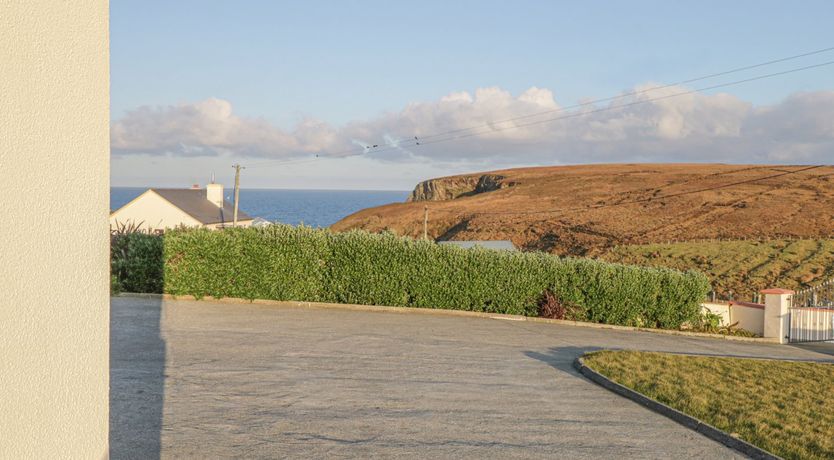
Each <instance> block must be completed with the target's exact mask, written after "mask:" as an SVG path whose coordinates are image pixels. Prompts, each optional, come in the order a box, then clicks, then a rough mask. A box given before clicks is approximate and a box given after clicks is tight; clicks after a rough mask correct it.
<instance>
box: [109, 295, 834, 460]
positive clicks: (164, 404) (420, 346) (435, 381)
mask: <svg viewBox="0 0 834 460" xmlns="http://www.w3.org/2000/svg"><path fill="white" fill-rule="evenodd" d="M111 304H112V323H111V324H112V334H111V337H112V338H111V342H112V343H111V409H110V417H111V419H110V420H111V435H110V445H111V449H112V457H113V458H148V457H157V456H160V455H161V456H162V457H165V458H197V457H200V458H218V457H247V458H250V457H256V458H276V457H308V458H310V457H312V458H323V457H328V458H332V457H337V458H340V457H341V458H343V457H422V458H438V457H441V458H452V457H454V458H458V457H468V458H482V457H493V458H496V457H497V458H537V457H538V458H611V457H617V458H699V459H700V458H711V459H712V458H733V457H739V455H738V454H737V453H736V452H735V451H732V450H729V449H726V448H725V447H723V446H721V445H719V444H717V443H715V442H713V441H711V440H709V439H707V438H705V437H703V436H701V435H699V434H697V433H694V432H692V431H690V430H688V429H686V428H684V427H682V426H680V425H678V424H676V423H674V422H672V421H670V420H668V419H666V418H664V417H662V416H660V415H657V414H655V413H653V412H651V411H648V410H646V409H644V408H643V407H641V406H639V405H637V404H635V403H633V402H631V401H629V400H626V399H624V398H621V397H619V396H617V395H615V394H613V393H610V392H608V391H607V390H604V389H602V388H601V387H599V386H597V385H595V384H593V383H591V382H590V381H587V380H585V379H584V378H583V377H582V376H580V375H579V374H577V373H576V372H575V371H574V370H573V368H572V367H571V363H572V362H573V360H574V358H576V357H577V356H578V355H579V354H581V353H582V352H584V351H588V350H594V349H598V348H630V349H641V350H657V351H675V352H689V353H704V354H716V355H725V354H726V355H738V356H759V357H768V356H769V357H781V358H785V357H790V358H809V359H826V358H829V359H830V358H831V356H828V355H823V354H819V353H815V352H813V351H810V350H804V349H800V348H795V347H791V346H779V345H767V344H750V343H742V342H731V341H724V340H717V339H701V338H692V337H683V336H672V335H662V334H653V333H643V332H627V331H615V330H604V329H591V328H581V327H571V326H559V325H551V324H537V323H528V322H518V321H506V320H495V319H485V318H461V317H445V316H434V315H408V314H395V313H370V312H355V311H343V310H323V309H295V308H280V307H272V306H258V305H252V304H222V303H211V302H189V301H160V300H149V299H140V298H114V299H113V300H112V302H111Z"/></svg>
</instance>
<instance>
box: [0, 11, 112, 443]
mask: <svg viewBox="0 0 834 460" xmlns="http://www.w3.org/2000/svg"><path fill="white" fill-rule="evenodd" d="M108 14H109V12H108V2H107V1H104V0H73V1H61V2H58V1H49V0H9V1H4V2H1V3H0V69H1V70H0V171H2V172H0V174H2V176H1V177H0V209H2V212H3V217H4V218H3V219H2V221H0V279H2V293H0V392H2V395H0V458H89V459H101V458H105V457H106V456H107V454H108V448H107V438H108V384H109V362H108V361H109V352H108V349H109V311H110V303H109V287H108V284H109V237H108V223H107V218H108V213H109V158H110V145H109V144H110V134H109V120H110V116H109V103H110V102H109V97H110V93H109V62H108V61H109V36H108V20H109V18H108Z"/></svg>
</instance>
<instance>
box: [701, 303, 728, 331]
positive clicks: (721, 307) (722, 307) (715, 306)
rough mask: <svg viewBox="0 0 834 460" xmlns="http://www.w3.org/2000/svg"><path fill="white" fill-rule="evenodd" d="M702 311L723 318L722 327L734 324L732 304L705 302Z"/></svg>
mask: <svg viewBox="0 0 834 460" xmlns="http://www.w3.org/2000/svg"><path fill="white" fill-rule="evenodd" d="M701 310H702V311H703V310H706V311H708V312H710V313H714V314H716V315H720V316H721V325H722V326H728V325H730V324H732V322H731V321H730V304H728V303H719V302H704V303H702V304H701Z"/></svg>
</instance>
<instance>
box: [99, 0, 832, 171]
mask: <svg viewBox="0 0 834 460" xmlns="http://www.w3.org/2000/svg"><path fill="white" fill-rule="evenodd" d="M832 17H834V2H830V1H803V2H791V3H789V2H784V1H782V2H775V1H733V2H726V1H724V2H718V1H711V2H704V1H700V2H670V1H641V2H636V1H635V2H612V1H608V2H601V1H600V2H555V1H517V2H491V1H456V2H449V1H444V2H436V1H421V2H390V1H389V2H377V1H342V2H335V1H330V2H320V1H304V2H266V1H264V2H256V1H248V2H244V1H241V2H209V1H200V2H191V1H178V2H155V1H143V2H126V1H114V2H112V3H111V100H112V107H111V109H112V115H111V116H112V118H113V120H114V123H115V124H118V123H119V122H120V120H123V119H129V118H130V116H131V113H132V112H131V111H135V109H137V108H139V107H145V106H147V107H155V108H156V109H155V110H156V112H154V114H155V115H154V117H155V118H154V120H156V123H165V124H170V122H169V121H165V122H163V121H159V120H160V119H161V118H164V117H166V116H171V114H170V113H168V112H165V107H172V106H188V105H190V104H199V103H200V102H201V101H208V100H214V99H217V100H221V101H224V104H228V107H227V106H226V105H223V106H222V107H221V108H220V109H219V110H221V112H223V111H224V110H227V109H228V110H230V111H231V112H232V113H233V116H234V117H239V118H240V119H244V120H248V122H252V123H256V124H258V126H260V127H259V128H258V129H257V132H258V133H260V134H257V135H256V136H258V137H260V138H263V137H270V138H272V137H281V136H283V135H284V134H287V133H290V137H293V138H299V137H303V138H304V139H305V142H306V139H307V138H308V137H309V136H311V135H308V134H304V133H302V134H299V133H297V132H295V131H294V130H295V129H296V128H297V126H298V124H299V123H303V122H305V121H310V120H315V123H317V124H326V125H327V127H328V129H329V130H332V131H333V132H337V131H338V132H339V133H342V131H344V129H343V128H344V127H346V126H357V125H360V124H363V123H366V124H369V125H373V126H375V127H377V129H382V128H378V127H379V126H381V125H384V126H385V129H384V131H385V132H388V131H392V132H393V131H396V132H395V133H394V134H395V137H397V136H405V135H409V134H410V133H411V132H410V131H409V129H412V130H417V128H415V126H422V125H417V124H416V123H417V122H413V123H410V124H408V125H407V126H408V128H403V129H404V130H398V129H395V128H392V126H394V125H393V123H396V120H397V117H398V116H400V117H402V116H403V113H404V112H403V111H404V110H405V109H406V108H407V107H408V106H409V104H432V103H436V104H439V101H440V100H441V99H442V98H443V97H444V96H448V95H450V94H454V93H461V92H467V93H468V94H470V95H472V96H473V98H475V99H476V100H477V97H475V96H474V95H475V93H476V91H477V90H478V89H483V88H500V89H501V90H502V91H505V92H507V93H509V94H510V95H512V96H513V97H516V98H517V97H519V95H521V94H523V93H524V92H525V91H527V90H528V89H530V88H534V87H535V88H543V89H547V90H549V91H550V92H551V93H552V98H553V100H554V101H555V103H557V104H558V105H560V106H566V105H571V104H574V103H576V102H578V101H581V100H583V98H602V97H607V96H612V95H616V94H618V93H620V92H623V91H629V90H631V89H633V88H635V87H636V86H638V85H644V84H647V83H650V82H656V83H672V82H675V81H679V80H682V79H686V78H689V77H693V76H699V75H702V74H707V73H711V72H715V71H722V70H726V69H730V68H734V67H738V66H742V65H746V64H753V63H757V62H761V61H766V60H769V59H773V58H779V57H783V56H788V55H793V54H797V53H801V52H804V51H809V50H814V49H819V48H825V47H829V46H834V28H832V27H831V23H830V19H831V18H832ZM833 59H834V53H827V54H824V55H820V56H816V57H813V58H808V59H804V60H801V61H797V62H795V63H788V64H785V65H781V66H775V67H774V68H772V69H770V68H768V69H762V71H760V72H758V73H766V72H767V71H770V70H774V71H776V70H783V69H786V68H790V67H792V66H799V65H804V64H813V63H817V62H821V61H826V60H833ZM756 73H757V72H753V73H747V74H744V75H741V76H740V77H745V76H750V75H755V74H756ZM728 79H732V77H730V78H728ZM728 79H724V80H728ZM832 83H834V67H826V68H822V69H816V70H811V71H808V72H800V73H797V74H793V75H790V76H785V77H781V78H775V79H769V80H764V81H760V82H755V83H751V84H747V85H742V86H738V87H733V88H729V89H727V90H725V91H726V92H727V93H729V94H730V95H732V96H733V97H734V98H737V99H738V100H739V101H744V102H745V103H749V104H751V105H752V106H753V107H754V108H756V107H766V106H772V105H778V104H781V103H782V102H783V101H784V100H785V99H786V98H789V97H790V96H791V95H793V94H795V93H798V92H817V91H831V90H832V89H834V88H832V86H833V85H832ZM816 99H818V98H816ZM496 100H497V99H496ZM812 102H813V101H812ZM548 103H549V102H548V101H545V102H542V104H544V105H542V107H544V108H546V107H547V104H548ZM695 104H696V105H697V104H698V103H697V102H696V103H695ZM486 105H487V106H489V107H488V108H487V109H488V110H487V109H484V108H483V107H481V108H480V109H478V110H481V111H480V112H473V111H469V112H467V111H466V110H464V111H462V112H460V113H456V114H450V113H449V112H448V110H449V108H448V107H445V108H443V109H442V110H443V111H442V114H443V116H444V117H455V119H456V122H457V123H459V124H461V125H464V126H468V125H466V117H467V116H469V117H470V118H471V120H472V121H473V122H477V121H478V120H485V121H488V120H490V119H491V117H497V119H501V116H502V115H503V114H510V115H514V116H515V115H518V114H520V113H521V114H523V113H524V108H523V107H509V106H507V107H503V106H502V107H503V108H501V107H499V108H495V107H494V104H486ZM720 105H721V107H724V106H725V105H724V104H723V103H722V104H720ZM800 105H801V104H800ZM806 105H807V104H806ZM199 107H203V108H204V107H205V105H202V106H199ZM212 107H214V106H212ZM804 107H805V106H802V108H799V109H797V110H806V109H805V108H804ZM430 109H432V110H434V109H436V110H441V109H438V108H437V107H436V106H432V107H429V108H426V109H425V110H430ZM470 109H472V110H475V109H474V108H471V107H470ZM529 109H530V110H534V109H535V107H534V106H530V107H529ZM823 109H824V110H827V109H826V108H825V107H824V108H823ZM199 110H203V109H199ZM467 110H468V109H467ZM483 110H487V112H483ZM489 110H493V111H492V112H489ZM722 110H724V109H722ZM674 111H675V113H678V112H680V110H678V109H674ZM825 113H827V111H826V112H825ZM467 114H468V115H467ZM226 115H228V114H225V112H224V115H223V116H226ZM412 115H413V114H412ZM421 116H422V118H420V120H421V122H425V120H427V119H428V118H431V117H428V116H427V115H421ZM647 116H654V115H647ZM683 116H684V117H686V116H690V115H683ZM693 116H694V115H693ZM745 116H746V115H745ZM426 117H428V118H426ZM435 118H441V117H439V116H435ZM235 119H236V120H237V118H235ZM655 122H656V120H655ZM659 123H660V124H663V123H664V122H662V121H661V122H659ZM744 123H745V126H747V125H749V123H748V122H747V121H745V122H744ZM755 123H758V121H756V122H755ZM755 123H753V124H755ZM124 125H125V126H128V128H125V129H136V128H131V127H136V126H147V125H148V122H146V121H141V120H139V121H135V122H134V123H127V122H126V123H125V124H124ZM262 125H268V126H269V127H270V128H269V129H271V130H272V131H264V129H266V128H263V126H262ZM470 125H471V123H470ZM201 126H202V125H201ZM211 126H214V125H211ZM236 126H237V125H236ZM457 126H458V125H456V124H449V123H446V124H433V125H426V126H423V128H422V131H421V132H432V129H435V130H437V129H441V130H442V129H443V128H446V127H451V128H453V129H454V128H455V127H457ZM206 129H216V128H213V127H212V128H206ZM711 129H712V128H711ZM372 131H373V129H371V128H370V127H369V128H363V129H358V128H356V130H353V131H351V134H350V136H348V137H349V139H351V140H356V137H357V136H356V133H370V132H372ZM690 131H691V130H688V131H687V133H689V132H690ZM824 131H825V132H827V127H826V130H824ZM189 132H191V131H189ZM246 132H248V133H251V132H252V130H247V131H246ZM264 132H267V134H264ZM328 132H329V131H328ZM415 132H416V131H415ZM635 132H637V131H635ZM128 134H131V135H132V136H133V137H131V141H130V142H127V141H125V142H123V143H121V144H119V145H122V146H124V145H129V147H125V148H121V147H119V148H115V147H114V161H113V183H114V184H115V185H177V184H179V183H180V182H182V183H187V182H189V181H191V180H198V179H199V177H192V176H193V175H195V174H197V175H199V174H203V172H202V171H200V170H201V169H206V168H209V169H210V168H214V167H219V165H220V164H223V165H225V164H227V163H229V161H228V160H229V159H241V160H243V161H250V162H253V163H254V162H256V160H257V161H263V159H264V158H266V159H272V158H273V157H274V158H276V159H284V158H288V159H295V158H308V157H309V156H310V155H313V154H316V153H319V154H321V156H322V158H323V161H322V162H320V164H319V163H315V162H313V163H314V164H313V165H312V166H309V165H308V166H296V167H294V172H291V173H289V174H288V175H287V176H286V177H281V178H280V179H281V180H278V181H273V180H272V179H271V177H272V174H271V173H267V172H264V173H262V174H261V173H259V172H258V171H254V170H253V171H250V172H249V174H250V177H251V178H252V182H251V183H252V184H253V185H254V186H260V187H273V186H274V187H282V186H289V187H303V188H322V187H324V188H339V187H347V188H409V187H410V186H411V185H413V182H416V181H417V180H419V179H422V178H425V177H424V176H426V175H429V176H430V175H443V174H445V173H455V172H463V171H464V170H468V169H470V168H476V169H477V168H481V167H483V168H487V169H488V168H489V167H492V166H495V167H506V166H513V165H525V164H554V163H555V164H558V163H572V162H573V163H576V162H582V161H581V160H582V158H587V157H588V155H590V156H591V157H592V158H594V159H597V160H599V161H639V160H641V159H643V158H644V159H646V160H650V161H658V160H665V161H680V160H683V161H689V160H690V157H689V156H687V154H685V153H681V152H684V151H687V152H688V151H689V150H686V149H683V147H682V146H681V145H680V144H675V145H674V146H672V148H670V149H669V151H670V154H669V157H668V158H664V157H662V155H661V156H658V155H659V154H658V153H657V151H655V150H651V149H650V151H648V152H642V151H641V150H640V145H642V140H641V139H635V138H634V136H635V135H637V134H629V136H631V137H629V139H630V140H631V141H634V142H633V143H631V144H628V147H627V148H626V149H624V150H625V151H627V152H626V153H624V154H622V155H621V156H620V157H617V156H613V157H612V156H611V155H609V154H603V153H601V152H602V150H600V147H599V146H598V145H595V146H593V147H589V146H584V145H579V144H577V142H578V141H576V142H572V143H570V144H568V145H570V147H571V149H573V150H575V151H577V156H576V157H567V156H564V155H562V156H554V157H552V158H549V157H547V155H545V153H546V152H548V151H554V150H558V147H559V146H558V145H557V144H554V142H555V141H554V140H553V139H549V140H548V143H542V142H539V143H538V144H537V145H536V146H535V147H525V148H527V149H528V150H529V155H527V154H526V153H524V152H527V151H526V150H524V149H525V148H518V152H520V153H519V154H518V155H515V156H514V155H511V154H510V153H507V154H506V155H504V156H500V155H498V154H496V153H494V152H492V153H489V154H484V155H482V156H477V155H475V154H474V153H471V152H470V151H476V150H477V149H478V148H479V145H482V144H477V143H475V144H473V143H469V145H467V146H465V148H464V147H461V149H463V150H466V151H467V152H470V153H467V154H461V155H460V156H456V153H455V150H456V147H455V146H453V145H452V144H454V142H450V143H448V144H447V148H445V149H443V151H442V152H439V151H435V152H432V153H431V154H427V155H423V154H421V153H420V152H415V151H411V152H408V153H407V154H403V155H402V157H403V158H399V159H396V160H391V159H389V158H384V159H380V158H377V159H373V158H371V159H361V160H358V159H348V160H336V159H334V160H329V159H326V158H325V157H327V156H328V155H327V150H329V149H330V150H332V149H333V148H336V145H337V144H335V143H333V144H329V143H324V141H321V142H313V143H307V144H304V145H303V146H299V145H300V144H303V142H302V143H300V142H299V141H297V140H293V141H292V143H290V144H287V143H277V144H274V145H277V147H274V148H273V147H271V148H269V149H260V150H259V149H254V148H248V149H244V148H240V149H237V148H236V145H237V143H236V142H240V143H242V144H245V145H247V146H249V145H250V143H249V142H248V141H240V136H244V135H243V134H240V135H239V136H237V137H235V139H236V141H235V142H231V143H230V142H228V141H225V140H224V141H223V142H221V144H223V145H224V146H225V147H228V148H226V149H225V150H223V151H222V153H218V152H217V150H216V149H215V150H212V149H209V150H210V152H209V153H206V154H205V155H200V154H194V151H195V150H193V149H189V150H188V151H187V152H186V153H185V154H183V152H177V151H165V150H164V148H162V147H160V146H161V145H163V144H165V145H167V144H166V142H167V143H170V142H172V141H171V140H170V139H166V142H148V143H143V142H139V141H137V140H136V139H138V138H143V137H148V136H153V133H152V132H151V133H147V132H141V133H135V135H134V133H133V132H131V133H128ZM539 134H541V133H539ZM817 134H819V133H817ZM823 134H825V133H823ZM316 135H317V136H320V137H321V136H324V135H323V134H321V133H318V134H316ZM340 135H342V136H347V135H346V134H344V133H342V134H340ZM376 135H379V136H382V135H383V131H379V132H378V133H376V134H373V136H376ZM531 135H532V134H531ZM687 135H689V134H687ZM305 136H307V137H305ZM590 136H591V137H594V135H593V133H592V134H590ZM186 137H187V136H186ZM324 137H326V136H324ZM348 137H346V138H348ZM586 137H587V136H586ZM359 140H360V141H362V142H365V141H367V142H376V137H369V138H368V139H364V138H362V139H359ZM506 140H507V139H502V141H506ZM528 140H529V139H524V141H525V142H527V141H528ZM515 141H518V139H515ZM823 141H826V139H823ZM288 142H289V141H288ZM347 142H348V143H347V145H344V147H347V148H350V147H351V146H352V144H350V141H347ZM826 142H827V141H826ZM175 143H176V142H175ZM180 143H181V144H188V145H193V144H199V145H198V147H200V146H203V144H204V143H210V142H208V141H204V140H201V139H197V140H195V139H194V138H191V137H189V138H187V139H184V140H183V141H182V142H180ZM145 144H147V146H146V147H143V145H145ZM230 144H231V145H230ZM343 144H344V142H343ZM724 144H726V142H724V141H722V145H724ZM270 145H272V144H270ZM284 145H290V146H291V147H287V149H286V150H287V151H282V148H283V147H281V146H284ZM512 145H514V144H512V143H508V144H507V146H509V147H507V148H504V149H503V150H505V151H508V150H513V148H512V147H511V146H512ZM143 148H147V150H148V153H147V154H146V153H144V152H142V149H143ZM317 148H318V149H319V150H320V151H317V150H316V149H317ZM652 148H655V149H657V148H659V147H657V146H654V147H652ZM689 148H691V146H690V147H687V149H689ZM726 148H728V149H729V148H730V147H729V146H728V147H726ZM740 148H741V147H739V146H735V145H734V146H733V147H732V149H733V155H737V156H738V157H737V158H736V157H732V159H733V161H739V162H745V161H748V162H754V161H755V162H763V161H779V159H780V158H783V157H784V159H785V160H786V161H787V160H792V159H793V158H797V159H800V160H801V159H802V158H806V159H811V160H816V159H817V158H818V154H817V153H808V154H805V156H804V157H802V156H799V157H796V156H794V157H791V156H790V155H787V154H781V155H782V156H781V157H780V156H779V155H780V154H778V152H777V153H775V154H773V155H771V156H769V157H767V158H760V157H756V156H753V155H751V156H749V158H748V157H745V156H744V155H741V154H739V153H738V150H739V149H740ZM583 149H588V152H590V153H589V154H588V155H583V154H581V152H582V151H583ZM169 150H170V149H169ZM267 150H268V151H267ZM603 150H604V149H603ZM609 150H610V148H609ZM783 150H784V149H783ZM823 150H824V149H823ZM197 151H198V152H203V151H204V150H202V147H200V149H198V150H197ZM605 151H606V152H607V151H608V150H605ZM241 152H244V153H241ZM676 152H677V153H676ZM780 152H781V151H780ZM690 156H691V155H690ZM550 160H552V161H550ZM215 165H218V166H215ZM160 167H162V168H163V169H165V170H166V171H168V174H167V175H160V174H159V170H160ZM369 167H372V168H378V169H377V170H376V173H375V174H370V173H368V168H369ZM253 169H254V168H253ZM346 170H347V171H350V172H351V174H354V173H355V174H359V175H362V179H361V180H359V179H357V180H353V181H352V180H342V179H340V176H341V175H343V173H344V172H345V171H346ZM195 171H199V172H195ZM143 174H144V175H145V176H143ZM189 174H191V176H189ZM393 176H396V179H394V178H393ZM143 177H144V178H143ZM334 181H335V182H334ZM305 184H306V186H305Z"/></svg>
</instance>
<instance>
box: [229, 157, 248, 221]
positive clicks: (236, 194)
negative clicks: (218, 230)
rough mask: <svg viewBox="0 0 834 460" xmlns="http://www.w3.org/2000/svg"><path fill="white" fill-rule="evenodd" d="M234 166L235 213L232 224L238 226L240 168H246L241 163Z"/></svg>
mask: <svg viewBox="0 0 834 460" xmlns="http://www.w3.org/2000/svg"><path fill="white" fill-rule="evenodd" d="M232 167H233V168H235V214H234V217H233V218H232V226H233V227H237V205H238V203H239V202H240V200H239V198H240V170H241V169H246V168H244V167H243V166H241V165H240V164H233V165H232Z"/></svg>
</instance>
